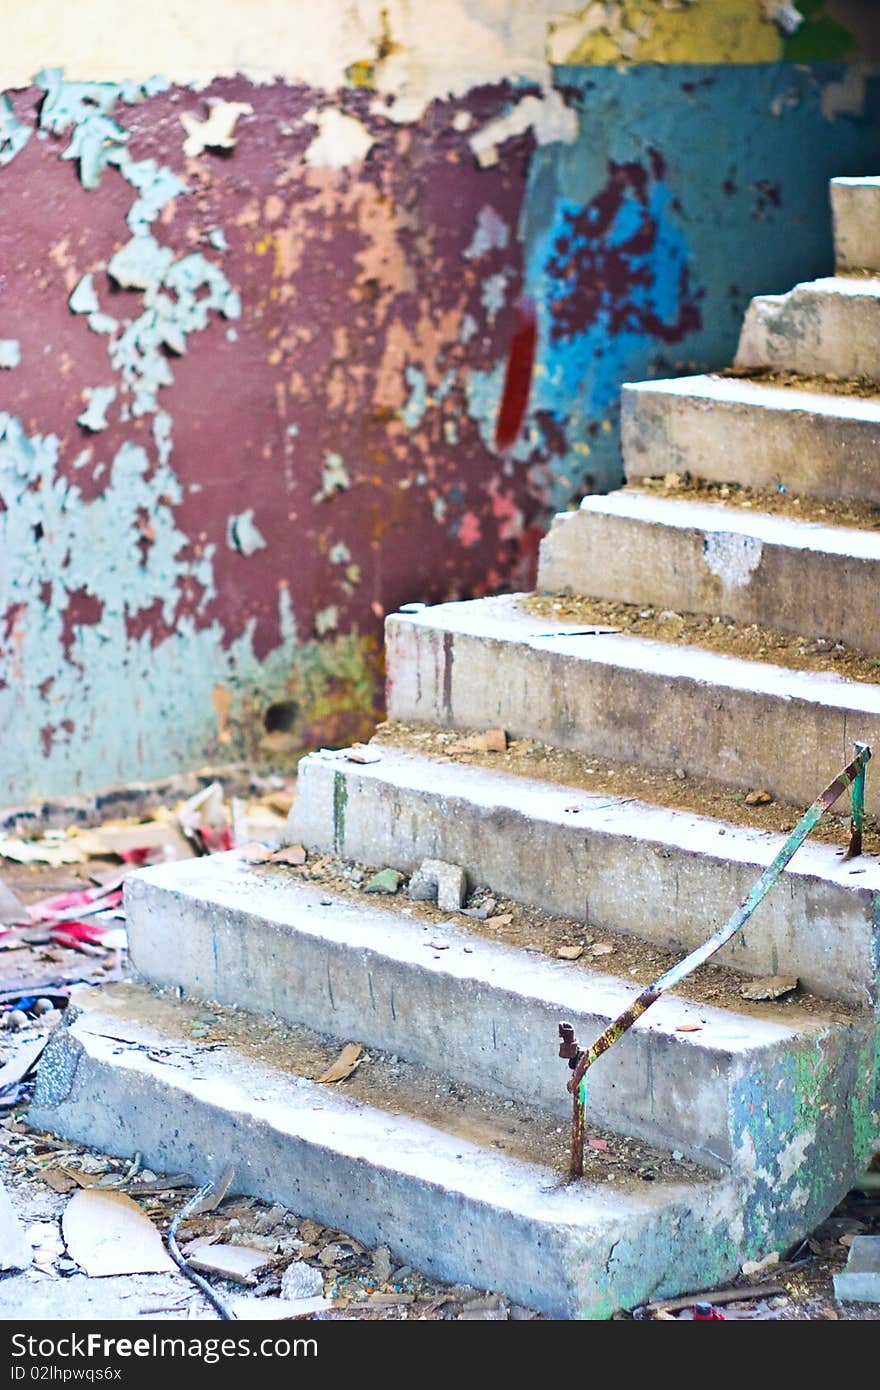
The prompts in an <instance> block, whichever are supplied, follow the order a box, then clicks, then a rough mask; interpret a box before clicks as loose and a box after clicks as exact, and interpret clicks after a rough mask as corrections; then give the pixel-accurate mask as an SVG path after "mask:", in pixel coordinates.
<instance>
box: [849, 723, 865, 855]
mask: <svg viewBox="0 0 880 1390" xmlns="http://www.w3.org/2000/svg"><path fill="white" fill-rule="evenodd" d="M867 747H868V745H867V744H866V743H854V744H853V750H854V752H855V754H856V756H858V754H859V753H861V752H863V750H864V749H866V748H867ZM870 756H871V754H870V750H869V751H868V757H870ZM864 825H865V764H864V763H863V764H862V770H861V772H857V773H856V776H855V778H854V780H853V784H852V819H851V821H850V833H849V849H848V850H847V852H846V854H845V855H844V858H845V859H856V858H857V857H858V856H859V855H860V854H861V852H862V830H863V829H864Z"/></svg>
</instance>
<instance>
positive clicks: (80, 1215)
mask: <svg viewBox="0 0 880 1390" xmlns="http://www.w3.org/2000/svg"><path fill="white" fill-rule="evenodd" d="M61 1229H62V1232H63V1234H64V1240H65V1243H66V1245H67V1249H68V1252H69V1254H70V1258H71V1259H72V1260H75V1261H76V1263H77V1264H78V1265H79V1267H80V1269H82V1270H84V1271H85V1273H86V1274H88V1275H89V1276H90V1277H91V1278H99V1277H103V1276H105V1275H110V1274H166V1273H167V1274H171V1273H173V1272H174V1270H175V1269H176V1268H177V1266H176V1265H175V1264H174V1261H173V1260H172V1259H171V1256H170V1255H169V1254H168V1253H167V1251H166V1250H165V1248H164V1246H163V1244H162V1237H161V1236H160V1234H159V1232H158V1231H157V1230H156V1227H155V1226H154V1225H153V1223H152V1221H150V1220H149V1218H148V1217H146V1216H145V1215H144V1213H143V1212H142V1211H141V1209H140V1207H139V1206H138V1204H137V1202H134V1201H132V1199H131V1197H127V1196H126V1195H125V1193H124V1192H107V1191H106V1190H103V1189H100V1188H97V1187H88V1188H82V1189H80V1191H78V1192H75V1193H74V1195H73V1196H72V1197H71V1199H70V1201H69V1202H68V1203H67V1206H66V1207H65V1210H64V1216H63V1217H62V1219H61Z"/></svg>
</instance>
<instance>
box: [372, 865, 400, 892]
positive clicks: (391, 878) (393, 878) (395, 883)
mask: <svg viewBox="0 0 880 1390" xmlns="http://www.w3.org/2000/svg"><path fill="white" fill-rule="evenodd" d="M402 882H403V874H401V873H398V871H397V869H380V870H379V872H378V873H377V874H373V877H372V878H371V879H370V880H369V882H368V883H367V885H366V887H365V888H364V892H365V893H396V892H397V890H398V888H399V887H400V885H401V883H402Z"/></svg>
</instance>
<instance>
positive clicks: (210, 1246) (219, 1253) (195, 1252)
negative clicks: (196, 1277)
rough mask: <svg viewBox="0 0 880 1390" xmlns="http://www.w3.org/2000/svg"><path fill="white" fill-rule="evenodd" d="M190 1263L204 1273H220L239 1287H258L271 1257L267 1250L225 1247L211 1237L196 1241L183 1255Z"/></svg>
mask: <svg viewBox="0 0 880 1390" xmlns="http://www.w3.org/2000/svg"><path fill="white" fill-rule="evenodd" d="M182 1253H183V1255H184V1256H185V1258H186V1262H187V1264H189V1265H191V1266H192V1268H193V1269H195V1270H197V1271H198V1272H199V1273H202V1274H219V1275H221V1276H222V1277H223V1278H224V1279H232V1280H233V1281H234V1282H235V1283H236V1284H254V1283H256V1276H257V1273H258V1271H259V1270H261V1269H265V1267H266V1265H267V1264H269V1263H270V1261H271V1256H270V1255H269V1254H268V1253H267V1252H266V1251H265V1250H255V1249H253V1248H252V1247H251V1246H248V1245H223V1244H221V1243H216V1244H215V1243H213V1242H212V1241H211V1239H210V1238H208V1239H205V1240H195V1241H193V1242H192V1244H191V1245H188V1246H187V1247H186V1250H185V1251H183V1252H182Z"/></svg>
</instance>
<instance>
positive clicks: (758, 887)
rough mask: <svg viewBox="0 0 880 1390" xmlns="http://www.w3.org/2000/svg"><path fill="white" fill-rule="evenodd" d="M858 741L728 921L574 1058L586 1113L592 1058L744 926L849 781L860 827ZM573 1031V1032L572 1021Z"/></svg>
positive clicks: (862, 749) (575, 1082) (572, 1084)
mask: <svg viewBox="0 0 880 1390" xmlns="http://www.w3.org/2000/svg"><path fill="white" fill-rule="evenodd" d="M856 747H857V751H856V756H855V757H854V758H853V760H852V762H851V763H848V764H847V766H846V767H845V768H844V769H843V771H842V772H841V773H839V774H838V776H837V777H835V779H834V781H833V782H829V784H828V786H827V787H826V788H825V790H824V791H823V792H820V793H819V795H818V796H817V797H816V800H815V801H814V802H813V804H812V806H810V807H809V808H808V809H807V810H806V811H805V812H804V814H803V815H802V816H801V818H800V820H799V821H798V823H797V825H796V826H795V828H794V830H793V831H792V832H791V834H790V835H789V837H788V839H787V840H786V841H785V844H784V845H783V846H782V848H781V849H780V851H779V853H778V854H777V855H776V857H775V859H774V860H773V861H772V863H770V864H768V865H767V868H766V869H765V870H764V872H763V873H762V874H761V877H760V878H759V879H758V881H757V883H755V885H754V886H753V888H752V889H751V892H749V893H748V894H747V895H746V897H745V898H743V900H742V902H741V903H740V905H739V907H738V908H737V909H736V911H735V912H734V913H733V915H732V916H731V917H729V918H728V920H727V921H726V922H725V923H724V925H723V926H720V927H719V928H718V930H717V931H716V932H713V933H712V935H711V936H710V937H709V939H708V941H704V943H703V945H702V946H698V947H697V948H696V950H695V951H691V953H690V955H688V956H685V958H684V960H680V961H679V962H678V964H677V965H673V966H672V968H671V969H670V970H667V971H665V973H664V974H662V975H660V976H658V978H657V979H656V980H655V981H654V982H653V984H650V985H648V987H647V989H643V990H642V992H641V994H640V995H639V996H638V997H637V998H636V999H634V1000H633V1002H632V1003H631V1004H630V1006H629V1008H628V1009H625V1010H624V1012H623V1013H622V1014H620V1015H619V1017H618V1018H616V1019H614V1021H613V1023H609V1025H608V1027H607V1028H606V1029H605V1031H604V1032H603V1033H602V1034H600V1036H599V1037H598V1038H597V1039H596V1041H595V1042H594V1043H593V1046H592V1047H589V1048H587V1049H586V1051H585V1052H581V1053H580V1055H579V1057H578V1059H577V1061H576V1062H575V1064H574V1067H573V1073H572V1077H571V1080H570V1081H569V1083H568V1089H569V1091H570V1092H571V1093H572V1095H573V1096H575V1098H576V1100H579V1101H580V1105H581V1113H583V1103H584V1100H585V1097H586V1084H585V1081H584V1077H585V1074H586V1072H587V1071H588V1070H589V1068H590V1067H591V1066H592V1065H593V1063H594V1062H595V1061H596V1060H597V1059H598V1058H599V1057H601V1056H602V1054H603V1052H607V1051H608V1049H609V1047H612V1046H613V1045H614V1043H616V1042H617V1041H618V1040H619V1039H620V1038H622V1037H623V1035H624V1033H627V1032H629V1030H630V1028H632V1026H633V1024H634V1023H635V1022H636V1021H637V1019H639V1018H641V1016H642V1014H643V1013H644V1012H645V1010H646V1009H649V1008H650V1007H651V1005H652V1004H653V1003H655V1002H656V1001H657V1000H658V999H659V998H660V996H661V994H663V993H664V992H665V991H666V990H667V989H670V988H672V986H673V985H677V984H679V983H680V982H681V981H682V980H684V979H686V977H687V976H688V975H690V974H691V973H692V972H693V971H694V970H696V969H697V967H698V966H699V965H703V964H704V963H705V962H706V961H707V960H709V959H710V957H711V956H714V954H715V952H716V951H720V950H721V947H722V946H724V945H726V943H727V942H728V941H729V940H730V939H731V937H733V936H735V935H736V933H737V932H738V931H740V930H741V929H742V927H743V926H745V924H746V922H747V921H748V919H749V918H750V917H751V915H752V913H753V912H754V910H755V908H756V907H757V906H758V905H759V903H761V902H762V901H763V899H764V898H765V897H766V896H767V894H768V893H769V892H770V889H771V888H772V887H773V885H774V883H775V882H776V880H777V879H778V878H779V875H780V874H781V873H782V870H783V869H784V868H785V866H786V864H787V863H788V862H789V860H790V859H791V858H792V856H793V855H794V854H796V852H797V851H798V850H799V849H800V847H801V845H802V844H803V842H804V840H805V839H806V838H807V836H808V835H809V833H810V831H811V830H813V829H814V827H815V826H816V824H817V822H818V821H819V820H820V819H821V817H822V816H823V815H824V814H825V812H826V811H827V810H828V808H829V807H830V806H833V805H834V803H835V801H837V799H838V798H839V797H841V796H842V795H843V793H844V792H845V791H846V790H847V788H848V787H852V788H853V820H854V821H855V819H856V806H857V805H858V807H859V812H858V814H859V817H860V819H859V829H861V819H862V818H863V816H864V783H865V768H866V766H867V763H868V759H869V758H870V756H871V750H870V748H869V747H868V745H867V744H866V743H860V744H858V745H857V746H856ZM857 782H860V783H861V785H860V787H859V789H858V791H857V790H856V783H857ZM566 1026H567V1025H566ZM559 1031H560V1035H562V1025H560V1030H559ZM569 1032H571V1028H570V1027H569ZM559 1052H560V1056H562V1055H569V1054H563V1052H562V1047H560V1049H559ZM569 1065H571V1062H569ZM581 1144H583V1131H581ZM571 1169H572V1175H574V1169H575V1157H574V1155H572V1164H571ZM580 1171H581V1173H583V1152H581V1154H580Z"/></svg>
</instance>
